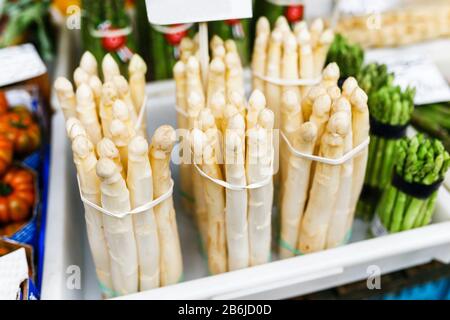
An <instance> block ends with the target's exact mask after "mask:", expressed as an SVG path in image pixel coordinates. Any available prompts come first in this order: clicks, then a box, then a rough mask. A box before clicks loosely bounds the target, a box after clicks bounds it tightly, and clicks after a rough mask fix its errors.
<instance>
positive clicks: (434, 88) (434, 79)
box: [366, 50, 450, 105]
mask: <svg viewBox="0 0 450 320" xmlns="http://www.w3.org/2000/svg"><path fill="white" fill-rule="evenodd" d="M366 60H367V61H368V62H371V61H374V62H378V63H384V64H386V65H387V67H388V70H389V71H391V72H393V73H394V74H395V81H394V83H395V84H396V85H399V86H400V87H402V88H406V87H407V86H410V87H414V88H416V97H415V99H414V103H415V104H416V105H422V104H430V103H437V102H446V101H450V87H449V85H448V83H447V82H446V81H445V79H444V77H443V76H442V74H441V72H440V71H439V69H438V67H437V66H436V65H435V64H434V63H433V61H431V59H430V58H428V57H426V56H424V55H420V54H411V53H408V52H406V51H405V50H398V51H397V52H396V53H395V54H393V52H391V53H390V54H386V53H382V54H379V53H378V52H372V53H371V52H369V53H368V54H367V56H366Z"/></svg>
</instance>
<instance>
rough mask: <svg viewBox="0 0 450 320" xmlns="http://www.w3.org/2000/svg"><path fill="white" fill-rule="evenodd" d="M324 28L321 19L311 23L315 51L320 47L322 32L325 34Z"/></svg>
mask: <svg viewBox="0 0 450 320" xmlns="http://www.w3.org/2000/svg"><path fill="white" fill-rule="evenodd" d="M324 28H325V26H324V23H323V20H322V19H321V18H317V19H314V21H313V22H312V23H311V28H310V32H311V47H312V48H313V49H314V48H316V46H318V45H319V41H320V37H321V35H322V32H324V31H323V30H324Z"/></svg>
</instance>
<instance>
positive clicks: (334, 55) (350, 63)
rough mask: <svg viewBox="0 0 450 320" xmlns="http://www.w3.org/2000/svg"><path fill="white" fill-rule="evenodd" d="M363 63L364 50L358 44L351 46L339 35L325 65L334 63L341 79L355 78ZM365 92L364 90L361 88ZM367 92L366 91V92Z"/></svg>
mask: <svg viewBox="0 0 450 320" xmlns="http://www.w3.org/2000/svg"><path fill="white" fill-rule="evenodd" d="M363 61H364V50H363V49H362V48H361V46H360V45H358V44H351V43H350V42H348V40H347V39H346V38H345V37H343V36H342V35H340V34H337V35H336V36H335V38H334V42H333V44H332V45H331V47H330V50H329V51H328V56H327V63H326V64H329V63H331V62H336V63H337V64H338V66H339V68H340V70H341V79H343V80H345V79H346V78H348V77H353V76H356V75H358V74H359V73H360V70H361V66H362V64H363ZM362 88H363V89H364V90H365V91H366V89H365V88H364V87H362ZM366 92H367V91H366Z"/></svg>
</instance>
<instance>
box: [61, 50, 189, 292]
mask: <svg viewBox="0 0 450 320" xmlns="http://www.w3.org/2000/svg"><path fill="white" fill-rule="evenodd" d="M101 67H102V73H103V78H104V79H105V82H104V83H101V82H99V80H98V77H97V72H98V70H97V65H96V60H95V58H94V57H93V56H92V54H91V53H89V52H86V53H85V54H84V55H83V57H82V58H81V62H80V66H79V67H78V68H77V69H76V70H75V73H77V70H82V72H84V73H86V75H87V77H85V78H82V80H83V81H80V82H78V83H77V84H76V87H77V89H76V92H74V91H73V87H72V84H71V83H70V82H69V81H68V80H67V79H65V78H63V77H60V78H58V79H57V80H56V81H55V86H54V87H55V90H56V92H57V96H58V98H59V103H60V105H61V109H62V110H63V112H64V115H65V116H66V129H67V134H68V136H69V138H70V139H71V141H72V151H73V160H74V163H75V166H76V168H77V172H78V178H77V179H78V184H79V188H80V196H81V199H82V201H83V203H84V208H85V219H86V226H87V233H88V239H89V244H90V247H91V252H92V255H93V258H94V263H95V266H96V272H97V277H98V281H99V285H100V287H101V289H102V292H103V294H104V296H105V297H114V296H118V295H124V294H130V293H134V292H137V291H144V290H148V289H152V288H156V287H159V286H160V285H162V286H164V285H169V284H173V283H176V282H178V281H180V280H181V276H182V262H181V251H180V247H179V246H180V245H179V240H178V230H177V225H176V219H175V211H174V208H173V203H172V190H173V181H172V180H171V178H170V177H171V172H170V168H169V161H170V154H171V151H172V148H173V145H174V143H175V131H174V129H173V128H171V127H170V126H161V127H160V128H158V129H157V130H156V132H155V133H154V135H153V138H152V142H151V144H150V145H149V143H148V142H147V139H146V136H147V133H146V132H145V131H143V130H142V128H145V125H144V123H145V122H146V118H144V116H145V108H146V98H145V91H143V90H142V88H143V87H144V85H145V77H144V74H145V71H144V70H145V68H146V67H145V64H144V63H143V61H142V58H140V57H139V56H138V55H134V56H133V57H132V58H131V61H130V64H129V73H128V77H129V79H130V82H128V81H127V80H125V78H124V77H123V76H122V75H121V74H120V71H119V66H118V65H117V63H116V62H115V60H114V59H113V58H112V57H111V56H110V55H106V56H105V57H104V58H103V60H102V64H101ZM74 78H75V79H76V78H77V77H76V75H74ZM92 79H95V80H96V81H91V80H92ZM141 82H143V83H141ZM93 84H95V85H93ZM97 84H98V86H97ZM133 98H134V99H133ZM135 101H136V102H137V103H140V104H137V103H135ZM74 108H75V110H74ZM74 114H75V117H73V115H74Z"/></svg>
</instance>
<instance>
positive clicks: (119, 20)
mask: <svg viewBox="0 0 450 320" xmlns="http://www.w3.org/2000/svg"><path fill="white" fill-rule="evenodd" d="M82 10H83V15H82V17H83V18H82V23H81V34H82V42H83V48H84V50H88V51H90V52H91V53H92V54H93V55H94V56H95V58H96V59H97V61H99V62H100V61H101V60H102V59H103V57H104V56H105V55H106V54H108V53H109V54H111V56H112V57H113V58H114V59H115V60H116V61H117V62H118V63H119V67H120V69H121V71H122V73H125V74H126V72H125V71H126V66H127V64H128V62H129V61H130V59H131V58H132V56H133V53H134V51H135V42H134V41H135V40H134V33H133V26H132V24H131V21H130V17H129V16H128V13H127V10H126V5H125V1H124V0H106V1H95V0H83V1H82Z"/></svg>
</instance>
